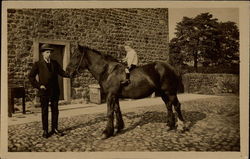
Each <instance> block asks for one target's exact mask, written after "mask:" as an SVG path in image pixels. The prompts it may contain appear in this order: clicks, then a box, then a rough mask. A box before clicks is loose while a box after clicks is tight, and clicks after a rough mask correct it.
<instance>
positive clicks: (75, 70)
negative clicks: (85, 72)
mask: <svg viewBox="0 0 250 159" xmlns="http://www.w3.org/2000/svg"><path fill="white" fill-rule="evenodd" d="M84 55H85V51H84V47H83V46H81V45H78V46H77V47H76V49H75V50H74V52H73V56H72V57H71V58H70V61H69V64H68V66H67V68H66V71H67V72H68V73H69V74H70V75H71V76H72V77H73V76H75V75H76V74H79V71H80V70H82V69H85V68H86V62H85V59H84Z"/></svg>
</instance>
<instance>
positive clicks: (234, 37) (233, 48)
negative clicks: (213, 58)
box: [218, 22, 239, 65]
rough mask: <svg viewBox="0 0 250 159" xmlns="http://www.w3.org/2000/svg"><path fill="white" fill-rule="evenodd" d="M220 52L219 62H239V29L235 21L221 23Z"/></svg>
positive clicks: (228, 63) (229, 63)
mask: <svg viewBox="0 0 250 159" xmlns="http://www.w3.org/2000/svg"><path fill="white" fill-rule="evenodd" d="M219 31H220V32H221V37H220V52H221V53H223V54H222V55H221V56H222V58H220V60H219V61H218V64H223V65H225V64H227V65H231V64H239V29H238V27H237V25H236V24H235V23H234V22H225V23H219Z"/></svg>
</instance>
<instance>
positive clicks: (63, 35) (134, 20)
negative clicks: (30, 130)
mask: <svg viewBox="0 0 250 159" xmlns="http://www.w3.org/2000/svg"><path fill="white" fill-rule="evenodd" d="M7 23H8V24H7V25H8V77H9V79H8V82H9V84H10V85H12V84H15V85H21V86H22V85H25V87H26V88H27V92H28V93H29V94H30V95H31V98H33V97H34V95H35V92H34V89H33V88H32V87H31V85H30V83H29V81H28V79H27V75H28V73H29V71H30V69H31V66H32V63H33V58H34V50H33V49H34V40H35V39H48V40H59V41H60V40H63V41H67V42H69V43H70V50H73V49H74V48H75V46H76V43H77V42H80V43H81V44H83V45H85V46H88V47H90V48H93V49H96V50H98V51H100V52H103V53H105V54H110V55H112V56H114V57H116V58H121V55H122V56H125V51H124V50H123V48H122V47H121V46H120V45H122V44H124V42H125V41H127V40H130V41H132V42H133V48H134V49H135V50H136V51H137V52H138V56H139V64H140V65H141V64H146V63H148V62H151V61H155V60H163V61H166V60H168V10H167V9H164V8H161V9H158V8H155V9H136V8H130V9H125V8H124V9H116V8H113V9H112V8H111V9H8V14H7ZM92 83H97V81H95V80H94V79H93V77H92V76H91V75H90V73H88V72H87V71H85V72H84V73H83V74H82V77H79V78H76V79H73V80H72V81H71V86H72V88H71V92H72V97H73V98H82V93H81V92H82V91H83V90H84V89H85V88H87V86H88V85H89V84H92Z"/></svg>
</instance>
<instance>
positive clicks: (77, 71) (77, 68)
mask: <svg viewBox="0 0 250 159" xmlns="http://www.w3.org/2000/svg"><path fill="white" fill-rule="evenodd" d="M83 56H84V54H82V56H81V59H80V62H79V63H78V66H77V67H76V69H75V70H74V72H76V73H77V74H80V72H79V68H80V66H81V63H82V61H83Z"/></svg>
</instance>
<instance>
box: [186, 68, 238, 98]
mask: <svg viewBox="0 0 250 159" xmlns="http://www.w3.org/2000/svg"><path fill="white" fill-rule="evenodd" d="M182 80H183V84H184V91H185V92H186V93H198V94H225V93H234V94H239V87H240V86H239V75H235V74H201V73H187V74H184V75H183V77H182Z"/></svg>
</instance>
